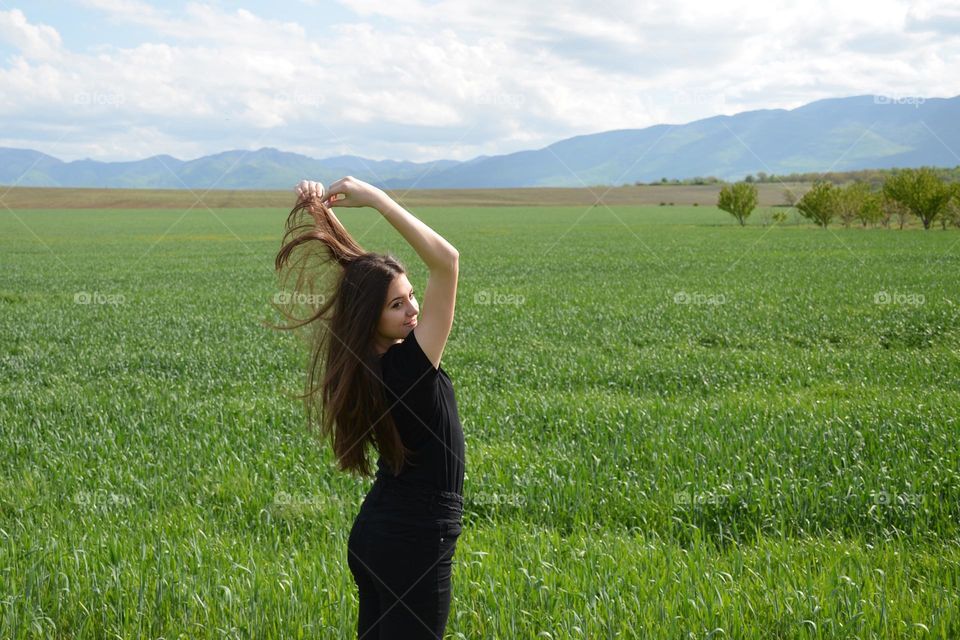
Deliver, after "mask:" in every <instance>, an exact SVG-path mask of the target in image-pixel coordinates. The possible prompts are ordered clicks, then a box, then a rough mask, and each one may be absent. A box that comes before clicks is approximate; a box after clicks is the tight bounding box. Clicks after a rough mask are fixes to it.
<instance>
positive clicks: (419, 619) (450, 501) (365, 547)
mask: <svg viewBox="0 0 960 640" xmlns="http://www.w3.org/2000/svg"><path fill="white" fill-rule="evenodd" d="M462 517H463V498H462V497H461V496H460V495H458V494H456V493H453V492H449V491H435V492H432V493H429V492H424V491H413V490H411V489H408V488H406V487H405V486H404V485H402V484H400V483H398V482H397V481H396V480H393V479H389V480H384V479H380V478H378V479H377V480H376V481H375V482H374V484H373V487H372V488H371V489H370V492H369V493H368V494H367V496H366V498H364V501H363V505H362V506H361V507H360V513H359V514H357V517H356V519H355V520H354V523H353V528H352V529H351V530H350V538H349V541H348V542H347V562H348V565H349V567H350V572H351V573H353V579H354V581H355V582H356V583H357V590H358V592H359V596H360V614H359V617H358V619H357V637H358V638H359V639H360V640H386V639H390V638H403V639H404V640H411V639H412V640H415V639H417V638H443V631H444V628H446V626H447V618H448V616H449V614H450V601H451V599H452V595H453V593H452V589H451V578H452V576H453V556H454V553H455V551H456V547H457V538H458V536H459V535H460V533H461V530H462V522H463V521H462Z"/></svg>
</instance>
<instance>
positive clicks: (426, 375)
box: [380, 328, 446, 382]
mask: <svg viewBox="0 0 960 640" xmlns="http://www.w3.org/2000/svg"><path fill="white" fill-rule="evenodd" d="M380 365H381V367H382V369H383V375H384V379H385V380H387V379H400V380H408V381H417V382H419V381H421V380H430V381H432V380H434V379H436V378H437V377H438V375H439V373H440V371H441V370H442V367H434V366H433V363H432V362H431V361H430V358H428V357H427V354H426V353H424V352H423V349H422V348H421V347H420V343H419V342H417V336H416V328H414V329H411V330H410V333H408V334H407V336H406V337H405V338H404V339H403V340H401V341H400V342H397V343H394V344H392V345H390V348H388V349H387V350H386V351H385V352H383V354H382V355H381V356H380ZM444 375H446V372H444Z"/></svg>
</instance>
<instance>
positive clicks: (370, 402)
mask: <svg viewBox="0 0 960 640" xmlns="http://www.w3.org/2000/svg"><path fill="white" fill-rule="evenodd" d="M296 190H297V193H298V196H299V198H298V201H297V204H296V206H295V207H294V209H293V210H292V211H291V212H290V216H289V217H288V219H287V224H286V233H285V234H284V238H283V242H282V247H281V249H280V252H279V253H278V254H277V257H276V268H277V270H278V271H280V272H281V273H285V274H288V275H289V274H294V275H296V284H295V285H294V286H295V289H296V295H294V294H287V295H286V298H285V300H286V301H290V302H294V303H298V302H299V303H303V302H306V303H307V304H309V303H311V302H318V304H316V305H314V307H313V313H311V314H310V315H309V317H307V318H305V319H303V320H301V321H300V322H298V323H297V324H295V325H294V326H291V327H284V328H287V329H296V328H299V327H303V326H308V328H312V329H313V330H312V332H311V333H310V335H309V337H308V342H309V344H310V350H311V358H310V361H309V365H308V369H307V383H306V389H305V393H304V394H303V396H301V397H302V398H304V399H305V400H306V404H307V419H308V421H310V422H311V423H313V422H315V421H314V417H315V416H317V415H320V416H321V418H320V419H317V420H316V422H317V424H318V426H319V433H320V434H321V437H329V439H330V442H331V445H332V449H333V453H334V455H335V457H336V459H337V463H338V466H339V468H340V469H341V470H343V471H349V472H354V473H357V474H359V475H361V476H369V475H372V473H373V472H372V470H371V467H370V460H369V458H368V448H370V449H373V450H375V451H376V452H377V453H378V459H377V469H376V473H375V480H374V482H373V485H372V487H371V489H370V491H369V492H368V493H367V495H366V497H365V498H364V500H363V504H362V506H361V507H360V511H359V513H358V514H357V516H356V519H355V520H354V522H353V527H352V528H351V530H350V536H349V540H348V543H347V561H348V565H349V567H350V571H351V573H352V574H353V578H354V581H355V582H356V584H357V589H358V594H359V601H360V612H359V618H358V622H357V636H358V637H359V638H366V639H368V640H373V639H384V638H403V639H405V640H409V639H416V638H442V636H443V631H444V628H445V627H446V623H447V618H448V617H449V612H450V602H451V599H452V591H451V578H452V568H453V556H454V553H455V550H456V545H457V539H458V537H459V535H460V533H461V531H462V515H463V497H462V495H463V474H464V439H463V430H462V427H461V425H460V418H459V415H458V411H457V403H456V399H455V397H454V393H453V386H452V384H451V381H450V378H449V376H448V375H447V373H446V371H444V370H443V368H442V367H441V366H440V358H441V356H442V355H443V350H444V346H445V345H446V342H447V337H448V336H449V335H450V329H451V327H452V326H453V315H454V306H455V302H456V294H457V277H458V271H459V253H458V252H457V250H456V249H455V248H454V247H453V246H452V245H451V244H450V243H449V242H447V241H446V240H444V239H443V238H442V237H441V236H440V235H438V234H437V233H436V232H434V231H433V230H432V229H431V228H430V227H428V226H427V225H426V224H424V223H423V222H421V221H420V220H418V219H417V218H416V217H414V216H413V215H412V214H411V213H410V212H408V211H407V210H405V209H404V208H403V207H401V206H400V205H398V204H397V203H396V202H394V201H393V200H392V199H391V198H390V197H389V196H388V195H387V194H386V193H384V192H383V191H382V190H380V189H378V188H376V187H374V186H372V185H369V184H367V183H365V182H363V181H361V180H357V179H355V178H353V177H350V176H348V177H346V178H343V179H341V180H337V181H336V182H334V183H333V184H331V185H329V188H328V189H326V191H325V190H324V188H323V185H322V184H320V183H319V182H312V181H306V180H305V181H303V182H301V183H300V184H299V185H298V186H297V188H296ZM333 204H336V205H337V206H340V207H373V208H375V209H376V210H377V211H379V212H380V214H381V215H383V217H384V218H386V219H387V220H388V221H389V222H390V224H391V225H393V227H394V228H396V230H397V231H398V232H399V233H400V235H401V236H403V238H404V239H405V240H406V241H407V242H408V243H409V244H410V246H411V247H413V249H414V250H415V251H416V253H417V255H419V256H420V258H421V259H422V260H423V262H424V263H425V264H426V266H427V268H428V270H429V278H428V280H427V286H426V291H425V292H424V295H423V298H424V299H423V305H424V313H423V314H422V317H421V314H420V307H419V306H418V304H417V299H416V294H415V291H414V287H413V285H412V284H411V283H410V280H409V279H408V278H407V273H406V269H404V267H403V266H402V265H401V263H400V262H399V260H397V259H396V258H395V257H393V256H391V255H389V254H387V255H381V254H377V253H369V252H366V251H364V250H363V249H362V248H361V247H360V246H359V245H358V244H357V243H356V242H355V241H354V240H353V238H352V237H351V236H350V234H349V233H347V231H346V229H345V228H344V227H343V225H342V224H341V223H340V221H339V220H338V219H337V217H336V216H335V215H334V212H333V209H331V205H333ZM317 263H319V264H317ZM327 263H335V266H334V268H333V270H332V274H330V273H328V274H327V275H328V276H331V275H332V277H330V278H329V279H328V280H327V281H326V282H327V285H326V286H323V285H320V286H318V282H321V281H322V280H323V277H322V275H321V270H320V267H322V266H324V265H326V264H327ZM318 289H322V292H321V293H320V295H319V296H318V295H317V290H318ZM304 296H307V297H304Z"/></svg>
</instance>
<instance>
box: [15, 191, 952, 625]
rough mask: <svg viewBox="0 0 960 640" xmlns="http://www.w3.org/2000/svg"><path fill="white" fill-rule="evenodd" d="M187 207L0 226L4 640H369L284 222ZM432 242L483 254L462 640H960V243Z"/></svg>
mask: <svg viewBox="0 0 960 640" xmlns="http://www.w3.org/2000/svg"><path fill="white" fill-rule="evenodd" d="M184 209H186V207H184ZM184 209H175V210H159V209H158V210H151V209H138V210H135V209H129V210H128V209H89V210H84V211H76V210H43V209H38V210H21V209H14V212H13V213H10V212H8V213H7V215H5V216H0V264H2V267H3V270H2V272H0V273H2V275H0V331H2V335H3V341H2V344H0V372H2V377H0V388H2V394H0V437H2V442H3V444H2V445H0V636H2V637H5V638H34V637H35V638H41V637H43V638H46V637H55V638H101V637H152V638H158V637H165V638H176V637H183V638H224V637H228V638H252V637H256V638H267V637H277V638H279V637H284V638H288V637H293V638H296V637H330V638H340V637H350V636H351V634H353V633H354V625H355V621H356V597H355V591H354V585H353V582H352V578H351V576H350V573H349V570H348V568H347V565H346V537H347V533H348V531H349V528H350V524H351V522H352V518H353V516H354V514H355V513H356V509H357V508H358V507H359V504H360V501H361V499H362V497H363V495H364V493H365V491H366V488H367V486H368V482H369V481H358V480H356V479H353V478H350V477H347V476H344V475H342V474H338V473H336V472H335V471H334V470H333V466H332V462H331V456H330V454H329V450H328V449H327V448H324V447H318V446H317V445H316V443H315V442H314V441H313V440H312V438H311V436H310V435H309V434H308V433H307V432H306V431H305V429H304V425H303V418H302V409H301V407H300V405H298V404H296V402H294V401H292V400H291V399H290V398H289V397H287V396H286V395H285V394H286V393H293V392H296V391H298V390H299V385H300V381H301V375H302V374H301V368H302V365H303V354H302V353H301V351H300V350H299V345H298V343H297V342H296V340H295V338H293V337H292V336H290V335H287V334H277V333H273V332H270V331H268V330H266V329H264V328H262V327H261V326H260V324H259V323H260V321H261V320H273V321H276V320H278V318H277V316H276V315H275V314H274V313H273V312H272V310H271V309H270V306H269V302H270V300H271V298H272V296H273V295H274V293H275V292H276V291H277V290H278V289H277V283H276V279H275V276H274V274H273V272H272V258H273V255H274V253H275V251H276V249H277V248H278V243H279V231H280V228H281V225H282V221H283V219H284V217H285V214H286V211H285V210H284V209H283V208H279V209H262V208H261V209H214V210H213V211H209V210H207V209H205V208H202V207H200V208H194V209H192V210H190V211H187V212H186V213H185V212H184ZM416 213H417V214H418V215H420V216H421V217H422V218H423V219H424V220H425V221H426V222H427V223H428V224H430V225H431V226H433V227H434V228H435V229H437V230H438V231H439V232H440V233H442V234H443V235H444V236H445V237H447V238H448V239H449V240H450V241H451V242H452V243H453V244H454V245H455V246H456V247H457V248H458V249H459V250H460V253H461V279H460V283H461V284H460V287H459V295H458V306H457V321H456V324H455V326H454V331H453V334H452V335H451V338H450V341H449V343H448V347H447V350H446V352H445V354H444V368H445V370H447V371H448V372H449V373H450V375H451V378H452V379H453V380H454V385H455V388H456V391H457V399H458V404H459V407H460V413H461V418H462V421H463V425H464V430H465V433H466V437H467V461H466V463H467V478H466V481H465V501H466V514H465V528H464V534H463V535H462V537H461V539H460V543H459V546H458V551H457V558H456V560H455V563H456V564H455V569H454V594H455V595H454V603H453V608H452V612H451V617H450V623H449V625H448V632H449V637H450V638H608V637H609V638H614V637H640V638H680V637H682V638H721V637H726V638H903V637H908V638H912V637H917V638H955V637H958V636H960V614H958V611H960V544H958V542H960V530H958V525H960V438H958V423H957V416H960V330H958V327H960V324H958V319H960V312H958V303H960V282H958V280H957V278H956V274H957V273H958V272H960V270H958V267H960V252H958V246H960V245H958V244H957V243H958V240H960V235H958V233H957V232H956V231H955V230H950V231H948V232H941V231H939V230H936V231H930V232H923V231H918V230H907V231H903V232H899V231H892V230H878V229H869V230H861V229H850V230H844V229H839V228H831V229H828V230H822V229H815V228H812V227H810V226H806V225H804V226H795V225H787V226H773V227H765V226H761V225H758V224H752V225H749V226H748V227H746V228H743V229H741V228H739V227H738V226H737V225H736V222H735V221H734V220H733V219H732V218H731V217H730V216H728V215H726V214H723V213H721V212H718V211H717V210H716V209H714V208H712V207H704V206H701V207H696V208H694V207H679V206H678V207H656V206H654V207H626V206H623V207H619V206H615V207H613V208H612V209H606V208H604V207H596V208H591V209H587V208H586V206H578V207H497V208H484V207H477V208H468V207H445V208H428V207H424V208H421V209H418V210H417V211H416ZM338 215H339V217H340V218H341V220H343V221H344V223H345V224H346V225H347V227H348V228H349V229H350V230H351V232H352V233H353V234H354V236H355V237H357V238H359V239H360V243H361V244H362V245H364V246H365V247H366V248H368V249H370V250H379V251H383V250H388V249H389V250H392V251H394V252H395V253H396V254H397V255H399V256H400V257H401V259H403V260H404V261H405V262H406V264H407V266H408V268H409V269H410V271H411V281H412V282H413V283H414V285H415V286H416V287H417V288H418V289H422V287H423V284H424V283H425V278H426V271H425V269H424V268H423V267H422V265H420V264H419V263H418V261H417V260H416V259H415V255H414V254H413V252H412V250H411V249H410V248H409V247H407V246H405V245H404V244H403V243H402V240H401V238H400V237H399V235H398V234H397V233H396V232H395V231H394V230H393V229H392V228H391V227H390V225H389V224H388V223H387V222H386V221H384V220H382V219H381V218H379V216H378V214H376V213H375V212H373V211H369V210H347V209H341V210H338Z"/></svg>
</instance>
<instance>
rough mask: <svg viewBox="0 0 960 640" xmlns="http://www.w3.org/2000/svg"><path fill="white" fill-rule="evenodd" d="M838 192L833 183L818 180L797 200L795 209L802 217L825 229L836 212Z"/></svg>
mask: <svg viewBox="0 0 960 640" xmlns="http://www.w3.org/2000/svg"><path fill="white" fill-rule="evenodd" d="M838 192H839V189H837V188H836V187H834V186H833V183H831V182H826V181H824V180H818V181H817V182H815V183H814V184H813V187H811V188H810V190H809V191H807V192H806V193H805V194H803V197H802V198H800V201H799V202H797V211H799V212H800V215H802V216H803V217H804V218H806V219H808V220H812V221H813V222H815V223H816V224H818V225H819V226H821V227H823V228H824V229H826V228H827V225H828V224H830V221H831V220H833V216H834V215H836V213H837V199H838V197H837V194H838Z"/></svg>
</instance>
